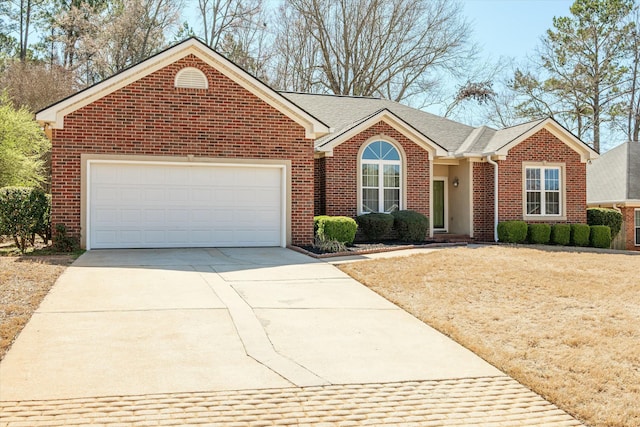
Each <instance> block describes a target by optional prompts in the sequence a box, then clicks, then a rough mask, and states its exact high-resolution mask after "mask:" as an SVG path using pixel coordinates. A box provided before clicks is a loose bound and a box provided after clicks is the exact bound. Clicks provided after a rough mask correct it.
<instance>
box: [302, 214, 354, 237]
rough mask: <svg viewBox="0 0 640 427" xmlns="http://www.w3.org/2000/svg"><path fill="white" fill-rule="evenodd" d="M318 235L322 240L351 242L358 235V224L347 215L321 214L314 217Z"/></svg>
mask: <svg viewBox="0 0 640 427" xmlns="http://www.w3.org/2000/svg"><path fill="white" fill-rule="evenodd" d="M313 222H314V228H315V230H316V236H317V237H318V238H319V239H320V240H325V241H329V240H335V241H337V242H340V243H345V244H351V243H353V239H355V237H356V231H357V229H358V224H356V222H355V220H354V219H353V218H349V217H346V216H327V215H321V216H317V217H315V218H314V219H313Z"/></svg>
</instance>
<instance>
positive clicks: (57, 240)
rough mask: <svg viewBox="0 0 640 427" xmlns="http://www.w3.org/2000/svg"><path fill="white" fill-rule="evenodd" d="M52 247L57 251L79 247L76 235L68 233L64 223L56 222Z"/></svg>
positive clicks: (72, 249)
mask: <svg viewBox="0 0 640 427" xmlns="http://www.w3.org/2000/svg"><path fill="white" fill-rule="evenodd" d="M53 247H54V248H55V249H56V250H57V251H59V252H73V251H75V250H77V249H78V248H79V247H80V241H79V239H78V237H76V236H72V235H69V233H68V232H67V227H66V226H65V225H64V224H56V234H55V235H54V236H53Z"/></svg>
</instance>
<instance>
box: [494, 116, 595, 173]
mask: <svg viewBox="0 0 640 427" xmlns="http://www.w3.org/2000/svg"><path fill="white" fill-rule="evenodd" d="M541 129H546V130H548V131H549V132H550V133H551V134H552V135H553V136H555V137H556V138H558V139H559V140H560V141H562V142H564V143H565V144H566V145H567V146H569V148H571V149H572V150H574V151H575V152H577V153H578V154H580V160H581V161H582V163H586V162H587V161H589V160H593V159H597V158H598V157H599V154H598V153H597V152H596V151H595V150H593V149H592V148H591V147H589V146H588V145H586V144H585V143H584V142H582V141H580V140H579V139H578V138H576V137H575V136H574V135H573V134H572V133H571V132H569V131H568V130H566V129H565V128H564V127H562V126H561V125H560V124H559V123H558V122H556V121H555V120H554V119H552V118H548V119H545V120H543V121H541V122H540V123H538V124H537V125H535V126H534V127H532V128H531V129H529V130H528V131H527V132H525V133H523V134H522V135H520V136H519V137H517V138H515V139H514V140H512V141H511V142H509V143H507V144H506V145H504V146H502V147H500V148H499V149H497V150H496V151H494V152H488V153H483V155H485V156H486V155H498V156H504V157H506V156H507V154H508V153H509V150H510V149H511V148H513V147H515V146H516V145H518V144H520V143H521V142H523V141H524V140H526V139H527V138H529V137H530V136H532V135H534V134H535V133H536V132H538V131H540V130H541Z"/></svg>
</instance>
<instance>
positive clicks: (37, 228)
mask: <svg viewBox="0 0 640 427" xmlns="http://www.w3.org/2000/svg"><path fill="white" fill-rule="evenodd" d="M50 205H51V199H50V198H49V197H47V195H46V194H45V193H44V191H42V190H41V189H39V188H31V187H4V188H1V189H0V234H4V235H7V236H11V237H12V238H13V240H14V242H15V244H16V246H17V247H18V249H20V252H22V253H24V252H25V250H26V248H27V246H28V245H29V244H31V245H33V244H34V243H35V236H36V234H38V235H40V236H42V238H43V240H45V243H47V241H48V239H47V237H49V236H50V234H51V223H50V219H49V213H50V211H51V206H50Z"/></svg>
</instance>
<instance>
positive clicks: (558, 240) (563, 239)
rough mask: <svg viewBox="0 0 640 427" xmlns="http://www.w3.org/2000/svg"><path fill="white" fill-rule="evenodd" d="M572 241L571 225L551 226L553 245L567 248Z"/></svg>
mask: <svg viewBox="0 0 640 427" xmlns="http://www.w3.org/2000/svg"><path fill="white" fill-rule="evenodd" d="M570 241H571V226H570V225H569V224H553V225H552V226H551V243H553V244H554V245H562V246H566V245H568V244H569V242H570Z"/></svg>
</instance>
